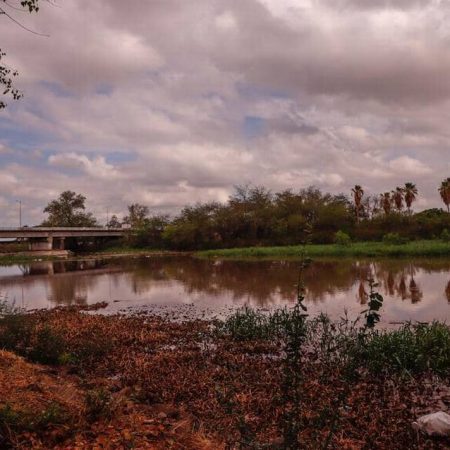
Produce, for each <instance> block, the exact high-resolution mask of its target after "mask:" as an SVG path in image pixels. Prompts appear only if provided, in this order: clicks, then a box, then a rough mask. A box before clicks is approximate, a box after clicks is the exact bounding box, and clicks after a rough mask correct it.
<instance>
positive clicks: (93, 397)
mask: <svg viewBox="0 0 450 450" xmlns="http://www.w3.org/2000/svg"><path fill="white" fill-rule="evenodd" d="M85 408H86V417H87V418H88V420H90V421H96V420H98V419H100V418H106V419H110V418H111V417H112V416H113V413H114V409H115V408H114V405H113V400H112V397H111V394H110V393H109V392H108V391H106V390H105V389H92V390H90V391H87V393H86V397H85Z"/></svg>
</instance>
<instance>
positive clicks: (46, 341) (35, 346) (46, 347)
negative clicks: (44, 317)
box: [27, 325, 66, 364]
mask: <svg viewBox="0 0 450 450" xmlns="http://www.w3.org/2000/svg"><path fill="white" fill-rule="evenodd" d="M64 354H66V348H65V342H64V340H63V338H62V336H60V335H59V334H57V333H55V332H54V331H53V330H52V329H51V328H50V327H49V326H47V325H46V326H44V327H43V328H42V329H41V330H39V331H38V332H37V334H36V336H35V338H34V339H33V342H32V347H31V348H30V350H29V353H28V355H27V356H28V358H29V359H30V360H31V361H34V362H38V363H41V364H58V363H59V362H60V360H61V359H62V356H63V355H64Z"/></svg>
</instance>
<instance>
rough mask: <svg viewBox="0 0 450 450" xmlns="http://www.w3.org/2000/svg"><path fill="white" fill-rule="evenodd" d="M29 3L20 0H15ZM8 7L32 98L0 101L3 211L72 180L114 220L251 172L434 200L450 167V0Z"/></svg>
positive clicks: (271, 180) (10, 38) (164, 207)
mask: <svg viewBox="0 0 450 450" xmlns="http://www.w3.org/2000/svg"><path fill="white" fill-rule="evenodd" d="M8 1H9V3H11V4H13V3H14V2H15V0H8ZM11 13H14V16H15V17H16V18H18V19H20V21H21V22H22V23H23V24H24V25H26V26H27V27H29V28H32V29H33V30H36V31H39V32H42V33H45V34H49V37H39V36H36V35H35V34H31V33H28V32H26V31H24V30H22V29H20V28H19V27H18V26H17V25H15V24H14V23H12V22H11V21H9V20H8V19H7V18H5V17H4V16H3V17H2V16H0V23H1V27H0V43H1V47H2V49H4V50H6V51H7V59H6V60H5V61H7V64H8V65H9V66H11V67H14V68H16V69H18V70H19V72H20V77H19V79H18V85H19V86H20V88H21V89H22V90H23V92H24V95H25V96H24V98H23V99H22V100H20V101H18V102H12V101H10V102H9V106H8V108H7V109H5V110H1V111H0V163H1V164H0V211H1V214H0V216H1V221H0V222H1V223H0V225H2V226H8V225H15V224H16V223H17V221H18V219H17V217H18V213H17V209H18V208H17V203H16V200H17V199H20V200H21V201H22V202H23V205H24V216H25V217H24V222H25V223H28V224H35V223H38V222H39V221H40V220H42V219H43V217H44V216H43V215H42V209H43V208H44V206H45V205H46V203H47V202H48V200H50V199H52V198H55V197H56V196H57V195H58V194H59V193H60V192H61V191H63V190H66V189H71V190H75V191H77V192H80V193H83V194H84V195H86V196H87V197H88V207H89V209H90V210H92V211H93V212H94V213H95V214H96V215H97V216H98V217H99V218H100V220H105V218H106V209H107V207H109V211H110V214H111V213H116V214H118V215H120V216H121V215H122V214H123V213H124V212H125V209H126V205H127V204H130V203H132V202H140V203H144V204H146V205H148V206H149V207H151V210H152V211H153V212H176V211H177V210H179V209H180V207H182V206H183V205H185V204H186V203H193V202H195V201H207V200H226V198H227V197H228V195H229V194H230V192H232V190H233V185H235V184H242V183H247V182H252V183H254V184H263V185H265V186H267V187H269V188H271V189H273V190H278V189H285V188H293V189H299V188H302V187H306V186H309V185H316V186H318V187H320V188H322V189H324V190H327V191H330V192H333V193H340V192H344V193H349V190H350V188H351V186H353V185H354V184H361V185H362V186H363V187H364V188H365V190H366V192H368V193H379V192H381V191H386V190H391V189H392V188H395V186H397V185H400V184H403V183H404V182H406V181H413V182H415V183H416V184H417V186H418V188H419V193H420V198H419V201H418V202H417V205H416V209H423V208H427V207H435V206H440V201H439V196H438V193H437V187H438V185H439V184H440V181H441V180H442V179H443V178H446V177H448V176H450V25H449V24H450V2H448V1H446V0H442V1H440V0H428V1H427V0H191V1H186V0H127V1H125V0H120V1H119V0H96V1H92V0H58V1H57V4H56V5H54V6H52V5H45V4H44V5H43V7H42V8H41V10H40V12H39V14H37V15H28V14H23V13H20V12H14V11H11Z"/></svg>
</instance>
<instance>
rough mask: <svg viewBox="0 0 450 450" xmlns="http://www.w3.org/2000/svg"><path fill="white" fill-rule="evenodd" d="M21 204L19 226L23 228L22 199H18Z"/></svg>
mask: <svg viewBox="0 0 450 450" xmlns="http://www.w3.org/2000/svg"><path fill="white" fill-rule="evenodd" d="M16 202H17V203H18V204H19V228H22V200H16Z"/></svg>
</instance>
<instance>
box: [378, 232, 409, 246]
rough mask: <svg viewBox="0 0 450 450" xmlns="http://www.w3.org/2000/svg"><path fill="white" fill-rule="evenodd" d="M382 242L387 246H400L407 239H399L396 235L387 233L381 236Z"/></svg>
mask: <svg viewBox="0 0 450 450" xmlns="http://www.w3.org/2000/svg"><path fill="white" fill-rule="evenodd" d="M383 242H384V243H385V244H388V245H402V244H406V243H407V242H408V239H407V238H404V237H401V236H400V235H399V234H398V233H388V234H385V235H384V236H383Z"/></svg>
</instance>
